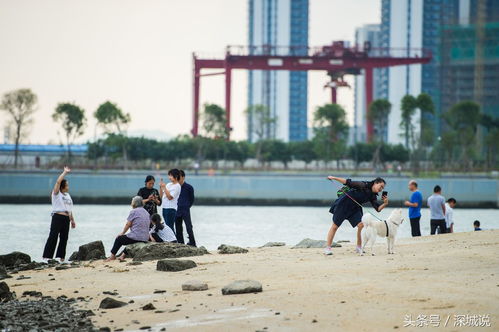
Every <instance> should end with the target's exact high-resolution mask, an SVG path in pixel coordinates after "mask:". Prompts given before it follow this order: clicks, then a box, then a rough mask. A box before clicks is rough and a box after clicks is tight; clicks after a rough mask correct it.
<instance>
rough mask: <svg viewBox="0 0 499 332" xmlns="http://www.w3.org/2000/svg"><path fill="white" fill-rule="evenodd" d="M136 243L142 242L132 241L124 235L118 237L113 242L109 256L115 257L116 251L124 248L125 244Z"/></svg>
mask: <svg viewBox="0 0 499 332" xmlns="http://www.w3.org/2000/svg"><path fill="white" fill-rule="evenodd" d="M137 242H143V241H137V240H133V239H131V238H129V237H128V236H126V235H120V236H118V237H117V238H116V240H114V244H113V249H111V254H113V255H116V253H117V252H118V250H120V248H121V246H126V245H127V244H132V243H137Z"/></svg>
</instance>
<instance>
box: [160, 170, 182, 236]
mask: <svg viewBox="0 0 499 332" xmlns="http://www.w3.org/2000/svg"><path fill="white" fill-rule="evenodd" d="M168 178H169V179H170V182H169V183H168V184H166V183H164V182H163V179H161V183H160V185H159V196H160V197H161V198H162V203H161V207H162V208H163V219H164V220H165V224H166V225H167V226H168V227H170V228H171V230H172V231H174V232H175V229H174V225H175V216H176V215H177V203H178V197H179V196H180V190H181V188H182V187H181V186H180V184H179V183H178V181H179V180H180V171H179V170H178V169H176V168H174V169H171V170H169V171H168Z"/></svg>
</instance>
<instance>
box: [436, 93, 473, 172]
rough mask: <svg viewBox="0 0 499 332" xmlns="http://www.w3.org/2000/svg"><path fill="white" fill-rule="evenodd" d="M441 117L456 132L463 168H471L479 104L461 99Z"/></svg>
mask: <svg viewBox="0 0 499 332" xmlns="http://www.w3.org/2000/svg"><path fill="white" fill-rule="evenodd" d="M443 117H444V119H445V121H446V122H447V124H448V125H449V127H450V128H451V130H453V131H454V132H455V134H456V141H457V144H458V147H459V149H460V150H461V159H462V160H463V161H464V162H463V163H462V165H463V168H464V169H465V170H466V169H468V170H471V168H472V159H473V156H474V155H475V149H474V147H475V144H476V132H477V127H478V124H479V123H480V121H481V117H482V114H481V112H480V106H479V105H478V104H477V103H475V102H473V101H462V102H460V103H457V104H455V105H454V106H452V107H451V109H450V110H449V111H447V112H446V113H444V115H443Z"/></svg>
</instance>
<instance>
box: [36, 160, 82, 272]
mask: <svg viewBox="0 0 499 332" xmlns="http://www.w3.org/2000/svg"><path fill="white" fill-rule="evenodd" d="M69 172H71V169H70V168H69V167H64V171H63V172H62V173H61V175H59V177H58V178H57V181H56V182H55V184H54V188H53V189H52V195H51V199H52V222H51V223H50V233H49V237H48V239H47V242H46V243H45V249H44V250H43V259H52V258H53V257H54V251H55V247H56V245H57V237H59V245H58V246H57V252H56V254H55V257H56V258H59V259H60V261H61V263H62V262H64V259H65V258H66V245H67V243H68V235H69V225H70V224H71V228H75V227H76V223H75V220H74V217H73V200H72V199H71V196H70V195H69V182H68V180H66V179H65V178H64V177H65V176H66V175H67V174H68V173H69Z"/></svg>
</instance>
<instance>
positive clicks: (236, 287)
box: [222, 280, 262, 295]
mask: <svg viewBox="0 0 499 332" xmlns="http://www.w3.org/2000/svg"><path fill="white" fill-rule="evenodd" d="M261 291H262V284H261V283H260V282H258V281H255V280H236V281H234V282H232V283H230V284H228V285H227V286H225V287H224V288H222V294H223V295H231V294H244V293H258V292H261Z"/></svg>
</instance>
